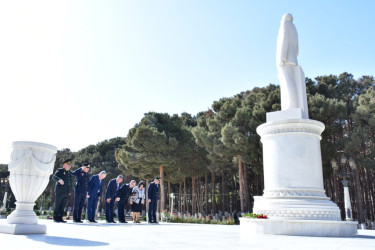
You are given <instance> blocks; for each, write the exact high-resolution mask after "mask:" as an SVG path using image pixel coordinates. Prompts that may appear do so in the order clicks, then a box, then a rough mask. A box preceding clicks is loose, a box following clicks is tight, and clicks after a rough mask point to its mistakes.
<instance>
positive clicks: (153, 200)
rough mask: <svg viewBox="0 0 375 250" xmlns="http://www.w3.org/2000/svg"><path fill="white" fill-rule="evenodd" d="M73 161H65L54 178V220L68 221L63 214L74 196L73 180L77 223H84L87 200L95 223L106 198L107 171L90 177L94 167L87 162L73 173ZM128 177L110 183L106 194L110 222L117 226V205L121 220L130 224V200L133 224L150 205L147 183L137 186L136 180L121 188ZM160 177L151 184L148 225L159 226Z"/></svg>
mask: <svg viewBox="0 0 375 250" xmlns="http://www.w3.org/2000/svg"><path fill="white" fill-rule="evenodd" d="M70 168H71V159H68V160H65V161H64V162H63V167H62V168H59V169H57V171H56V172H55V174H54V175H53V177H52V178H53V179H54V180H55V181H56V186H55V194H56V197H55V209H54V212H53V220H54V221H55V222H66V221H65V220H63V213H64V209H65V207H66V204H67V203H68V200H69V197H70V196H71V195H72V193H73V192H72V191H73V190H72V184H73V181H72V178H73V176H74V177H75V179H76V182H75V185H74V204H73V222H75V223H83V221H82V220H81V217H82V210H83V207H84V205H85V201H86V198H87V208H86V213H87V219H88V221H90V222H92V223H97V221H95V211H96V208H97V205H98V202H99V199H100V197H101V195H102V189H103V183H104V179H105V177H106V176H107V173H106V171H101V172H100V173H99V174H96V175H93V176H92V177H91V178H90V174H89V173H88V172H89V170H90V164H88V163H84V164H82V166H81V167H80V168H78V169H76V170H75V171H71V170H70ZM123 180H124V178H123V176H122V175H119V176H117V178H114V179H112V180H110V181H109V182H108V186H107V190H106V193H105V198H104V200H105V215H106V221H107V223H116V222H115V221H114V218H113V209H114V205H115V203H116V204H117V209H118V221H119V222H120V223H127V222H126V220H125V215H124V210H125V205H126V204H127V203H128V200H129V198H130V204H131V207H132V215H133V222H134V223H140V215H141V212H142V209H143V205H144V204H145V202H146V195H145V183H144V182H143V181H140V182H139V183H138V185H137V183H136V181H135V180H132V181H130V182H129V183H125V184H123V185H121V186H120V184H121V183H122V182H123ZM159 180H160V179H159V177H155V178H154V181H153V182H151V183H150V184H149V185H148V190H147V196H148V197H147V202H148V204H149V210H148V220H149V221H148V222H149V223H157V220H156V209H157V202H158V200H159V189H160V187H159Z"/></svg>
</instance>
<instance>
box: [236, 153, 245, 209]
mask: <svg viewBox="0 0 375 250" xmlns="http://www.w3.org/2000/svg"><path fill="white" fill-rule="evenodd" d="M237 159H238V182H239V184H240V204H241V213H244V212H245V202H244V194H243V186H244V185H243V168H242V160H241V155H237Z"/></svg>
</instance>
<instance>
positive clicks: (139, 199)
mask: <svg viewBox="0 0 375 250" xmlns="http://www.w3.org/2000/svg"><path fill="white" fill-rule="evenodd" d="M144 186H145V183H144V182H143V181H141V182H139V184H138V186H135V187H134V188H133V191H132V192H133V196H132V199H131V203H132V211H133V222H134V223H140V221H139V218H140V216H141V212H142V208H143V204H145V198H146V197H145V189H144Z"/></svg>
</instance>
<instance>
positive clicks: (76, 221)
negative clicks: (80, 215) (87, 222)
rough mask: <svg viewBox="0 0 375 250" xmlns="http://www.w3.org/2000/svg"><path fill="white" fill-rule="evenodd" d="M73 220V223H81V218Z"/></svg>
mask: <svg viewBox="0 0 375 250" xmlns="http://www.w3.org/2000/svg"><path fill="white" fill-rule="evenodd" d="M74 222H75V223H83V221H81V220H75V221H74Z"/></svg>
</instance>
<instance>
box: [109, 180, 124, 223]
mask: <svg viewBox="0 0 375 250" xmlns="http://www.w3.org/2000/svg"><path fill="white" fill-rule="evenodd" d="M123 179H124V178H123V177H122V175H119V176H117V178H115V179H112V180H110V181H109V182H108V186H107V191H106V193H105V219H106V221H107V222H108V223H116V222H115V221H114V219H113V207H114V205H115V201H119V200H120V198H119V197H118V190H119V188H120V183H121V182H122V180H123Z"/></svg>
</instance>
